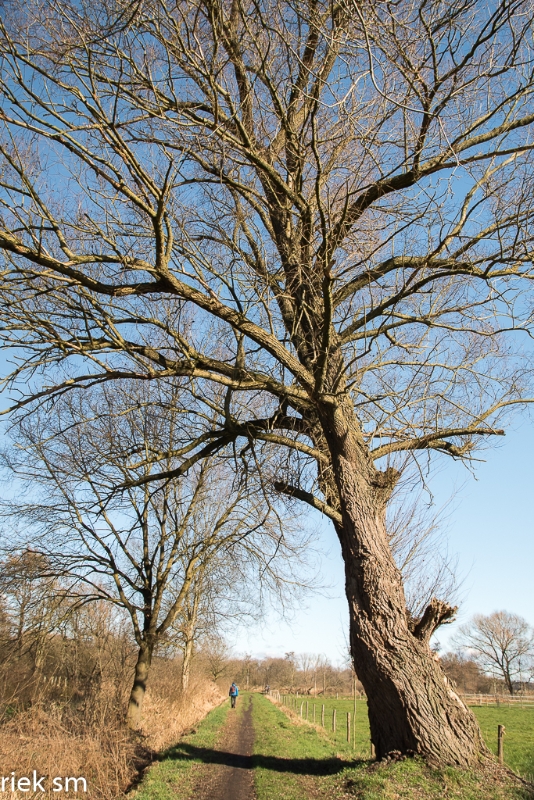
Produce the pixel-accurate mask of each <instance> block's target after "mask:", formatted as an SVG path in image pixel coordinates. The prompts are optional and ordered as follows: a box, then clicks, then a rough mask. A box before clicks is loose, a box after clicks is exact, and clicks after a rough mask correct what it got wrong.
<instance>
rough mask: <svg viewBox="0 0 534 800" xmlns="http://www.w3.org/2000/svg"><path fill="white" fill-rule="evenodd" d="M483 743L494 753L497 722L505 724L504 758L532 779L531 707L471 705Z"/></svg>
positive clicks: (533, 714) (533, 709) (533, 725)
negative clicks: (484, 741) (480, 730)
mask: <svg viewBox="0 0 534 800" xmlns="http://www.w3.org/2000/svg"><path fill="white" fill-rule="evenodd" d="M472 710H473V711H474V712H475V714H476V717H477V719H478V722H479V725H480V727H481V729H482V734H483V736H484V739H485V740H486V744H487V745H488V747H489V748H490V750H491V751H492V752H493V753H497V725H504V726H505V727H506V733H505V737H504V760H505V762H506V764H508V766H509V767H510V768H511V769H513V770H514V772H516V773H517V774H518V775H521V776H522V777H523V778H527V779H528V780H530V781H534V707H532V706H530V707H527V706H526V707H525V708H517V707H515V708H510V707H508V706H505V705H500V706H486V707H485V706H482V707H480V708H479V707H478V706H474V707H473V709H472Z"/></svg>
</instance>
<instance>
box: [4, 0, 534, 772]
mask: <svg viewBox="0 0 534 800" xmlns="http://www.w3.org/2000/svg"><path fill="white" fill-rule="evenodd" d="M531 33H532V13H531V5H530V3H529V2H527V0H495V2H493V1H492V2H489V3H486V4H480V3H479V2H477V0H452V2H441V1H440V0H418V1H417V2H416V1H415V0H406V2H402V3H395V4H394V3H378V2H364V3H356V2H352V0H341V1H340V2H333V3H326V2H321V1H320V0H301V1H300V0H299V1H298V2H296V3H288V2H285V0H265V2H263V0H262V2H253V0H250V1H249V0H189V1H188V2H180V0H172V1H171V0H157V1H156V2H152V3H146V4H145V3H143V2H142V0H139V2H136V3H132V2H124V0H114V1H113V0H112V1H111V2H110V0H106V1H105V2H103V0H94V2H91V3H90V4H89V3H79V2H75V1H74V0H63V1H62V2H61V3H56V2H53V0H30V1H29V2H28V3H26V4H25V6H24V10H22V11H21V9H18V10H17V11H16V13H15V12H13V14H11V15H10V14H9V12H7V13H6V14H5V19H4V22H3V27H2V34H1V43H0V51H1V54H2V67H3V77H2V84H1V92H2V98H3V111H2V125H3V134H2V151H1V152H2V159H3V160H2V173H1V181H2V187H3V189H2V194H1V202H2V205H3V212H2V223H1V224H2V228H1V232H0V247H1V248H2V249H3V251H4V253H5V271H4V273H3V279H2V285H1V291H2V296H3V304H4V306H3V307H4V309H5V314H4V316H3V323H2V329H3V332H4V339H5V341H6V343H7V344H8V345H9V344H11V345H12V346H13V348H14V350H13V356H12V360H13V361H14V365H13V371H12V374H11V381H12V383H11V385H12V386H13V387H14V388H15V389H17V388H18V389H19V391H21V395H20V396H19V397H18V398H17V397H15V404H16V405H18V407H19V408H20V407H21V406H23V405H24V404H27V407H28V408H31V407H32V405H35V403H36V402H38V401H39V399H41V398H42V397H43V396H49V397H51V396H55V395H57V394H58V393H61V392H64V391H67V390H69V391H70V390H72V388H76V387H78V388H82V387H87V386H90V385H91V384H95V383H98V382H101V381H109V380H112V379H114V378H117V377H122V378H124V377H128V376H130V377H136V378H140V379H147V380H154V379H158V378H163V377H170V376H188V377H189V378H190V380H191V385H192V386H193V387H194V388H193V391H194V392H195V393H196V397H197V398H200V399H201V401H202V402H204V400H205V398H208V399H207V400H206V402H207V403H210V404H211V405H210V409H211V411H210V413H209V414H204V415H199V416H198V430H197V433H196V434H195V436H193V437H192V439H191V442H190V446H189V449H188V450H187V452H183V453H182V461H181V463H180V464H178V465H177V466H175V467H174V468H173V474H175V475H179V474H182V473H184V472H185V471H187V469H189V468H190V467H191V465H192V464H194V463H195V461H201V460H202V459H203V458H204V457H206V456H208V455H209V454H212V453H214V452H219V453H221V454H225V453H229V454H232V453H233V455H234V457H235V463H236V464H242V466H243V469H244V470H245V471H246V470H247V469H248V470H251V469H253V468H255V464H254V458H255V455H256V453H258V452H259V450H261V449H262V448H270V449H271V450H275V451H276V453H277V454H278V455H277V457H278V469H277V470H275V469H274V468H273V466H272V464H273V462H272V461H270V462H269V463H270V464H271V466H270V470H269V471H267V473H266V474H265V476H264V480H265V481H266V482H269V483H270V485H271V486H272V487H273V488H274V489H275V490H276V491H278V492H279V493H283V494H286V495H288V496H290V497H292V498H297V499H299V500H301V501H303V502H306V503H309V504H310V505H311V506H313V507H314V508H316V509H319V510H321V511H322V512H323V513H324V514H326V515H327V516H328V517H330V519H331V520H332V522H333V525H334V528H335V531H336V533H337V535H338V537H339V540H340V542H341V549H342V554H343V559H344V562H345V573H346V591H347V597H348V601H349V607H350V641H351V650H352V657H353V660H354V664H355V667H356V669H357V673H358V676H359V677H360V679H361V681H362V683H363V685H364V687H365V690H366V692H367V695H368V698H369V716H370V723H371V734H372V739H373V742H374V744H375V747H376V752H377V755H378V756H379V757H383V756H385V755H386V754H387V753H390V752H401V753H408V752H412V753H419V754H422V755H425V756H428V757H431V758H433V759H434V760H435V761H438V762H440V763H455V764H469V763H474V762H475V761H476V760H477V759H478V758H479V755H480V753H481V752H487V751H486V750H485V747H484V744H483V742H482V739H481V736H480V732H479V729H478V726H477V724H476V721H475V719H474V717H473V715H472V714H471V712H470V711H469V710H468V709H467V708H466V707H465V706H464V704H463V703H462V701H461V700H460V699H459V698H458V697H457V696H456V695H455V694H454V692H452V690H451V689H450V687H449V686H447V684H446V682H445V680H444V676H443V674H442V672H441V670H440V667H439V665H438V664H437V663H436V660H435V659H434V658H433V656H432V654H431V652H430V648H429V639H430V636H431V634H432V631H433V630H434V629H435V627H436V625H438V624H439V623H440V622H441V621H443V620H444V619H447V618H448V617H450V615H451V613H452V609H451V608H450V607H449V606H448V604H446V603H444V602H442V601H439V600H437V599H435V598H434V599H432V601H431V602H430V603H429V604H428V606H427V607H426V609H425V610H424V611H423V612H422V614H421V615H420V616H419V618H415V619H414V618H413V617H412V616H411V615H409V614H407V613H406V599H405V594H404V588H403V583H402V579H401V574H400V571H399V569H398V567H397V566H396V564H395V561H394V559H393V557H392V553H391V549H390V546H389V541H388V535H387V530H386V523H385V510H386V506H387V504H388V502H389V500H390V498H391V496H392V492H393V490H394V488H395V485H396V483H397V482H398V480H399V476H400V474H401V473H402V471H403V469H404V468H405V467H406V464H407V463H410V462H411V461H412V460H413V459H416V460H417V459H418V458H420V457H422V458H426V457H427V456H428V455H431V454H440V453H441V454H445V455H448V456H451V457H453V458H456V459H468V458H470V457H471V454H472V452H473V449H474V447H475V446H476V444H477V443H478V442H480V441H484V440H486V439H487V438H488V437H491V436H492V435H494V434H499V433H501V432H502V431H501V429H500V427H499V425H500V417H501V416H502V414H503V412H504V411H505V409H506V408H508V407H509V406H510V405H513V404H515V403H517V402H519V401H521V400H522V399H524V397H525V393H526V392H527V388H526V375H527V373H528V369H527V368H526V367H525V368H522V367H521V364H520V363H519V362H518V361H517V359H516V345H515V344H514V342H513V340H512V339H511V338H510V337H509V336H508V333H509V332H511V331H512V330H513V329H520V330H524V329H526V328H527V327H528V326H529V325H530V321H531V320H530V304H529V302H528V301H527V300H525V299H524V297H523V296H522V294H521V292H522V287H523V286H524V285H525V282H526V281H528V280H529V279H530V278H531V277H532V264H531V258H532V216H533V212H534V207H533V204H532V186H533V173H532V147H533V145H532V124H533V122H534V104H533V101H532V92H533V86H534V84H533V74H532V39H531ZM43 372H44V373H45V375H46V378H45V379H44V380H43V378H42V375H43ZM23 377H26V379H27V383H26V387H25V388H22V387H21V380H22V378H23ZM212 396H215V397H217V398H221V399H223V400H224V401H223V402H219V401H217V402H212V400H211V399H210V398H211V397H212ZM152 478H157V475H156V474H153V475H150V476H146V477H145V478H142V479H139V480H143V481H144V480H152Z"/></svg>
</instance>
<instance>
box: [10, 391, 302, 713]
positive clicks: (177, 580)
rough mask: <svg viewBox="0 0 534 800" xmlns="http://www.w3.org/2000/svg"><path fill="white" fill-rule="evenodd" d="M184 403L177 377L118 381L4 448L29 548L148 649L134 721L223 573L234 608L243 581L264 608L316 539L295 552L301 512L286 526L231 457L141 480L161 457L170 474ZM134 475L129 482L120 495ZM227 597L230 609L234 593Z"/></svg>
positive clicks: (25, 423) (70, 402)
mask: <svg viewBox="0 0 534 800" xmlns="http://www.w3.org/2000/svg"><path fill="white" fill-rule="evenodd" d="M167 388H168V387H167ZM179 398H180V390H179V386H178V385H177V384H174V385H173V386H172V387H171V389H170V391H166V387H165V386H164V385H152V386H150V385H149V386H147V385H146V384H144V385H141V386H135V384H132V383H127V384H125V385H121V384H118V383H114V384H111V385H108V386H105V387H102V388H100V389H93V390H92V391H90V392H87V393H85V394H83V395H81V396H80V395H67V396H66V397H64V398H62V399H60V400H58V401H57V402H56V403H55V404H54V406H53V407H51V408H47V409H44V410H43V411H42V412H41V413H38V414H36V415H35V416H32V417H29V418H24V419H22V420H20V421H19V424H18V425H14V426H13V428H12V435H13V437H15V443H16V447H15V448H14V449H12V450H10V451H6V454H5V455H4V460H5V462H6V463H7V464H8V466H9V467H10V469H11V471H12V473H13V475H14V476H16V478H17V493H16V497H15V499H14V500H13V502H12V503H11V504H9V503H7V504H6V505H5V506H4V510H5V512H6V513H8V514H9V516H10V518H14V517H16V518H18V520H19V528H21V530H20V533H19V542H18V544H19V546H21V545H24V542H25V541H27V542H29V543H30V544H31V546H32V547H33V548H34V551H35V552H34V554H33V559H34V560H35V559H41V560H43V562H45V563H46V567H47V572H48V574H51V575H56V576H60V577H62V578H63V579H64V580H65V581H67V582H68V583H70V585H71V589H70V592H69V594H70V595H71V596H75V595H76V592H77V589H76V586H77V585H78V586H81V587H82V592H81V597H80V600H81V601H82V602H83V603H87V602H90V601H91V599H99V598H103V599H105V600H106V601H107V602H109V603H112V604H113V605H114V606H116V607H118V608H120V609H122V611H124V612H125V613H126V614H127V615H128V617H129V619H130V622H131V631H132V635H133V638H134V639H135V642H136V645H137V647H138V659H137V664H136V668H135V679H134V684H133V688H132V692H131V696H130V700H129V707H128V720H129V723H130V724H131V725H132V726H133V727H135V726H137V725H138V723H139V719H140V715H141V711H142V705H143V699H144V695H145V689H146V683H147V680H148V674H149V669H150V665H151V661H152V657H153V654H154V651H155V649H156V647H157V646H158V645H159V644H160V643H161V642H162V641H164V640H165V638H166V635H167V634H168V633H169V631H170V630H171V628H172V627H173V626H174V625H176V624H177V622H179V621H180V619H181V618H183V621H184V622H187V614H188V611H190V608H191V605H193V606H194V604H195V602H197V604H198V602H200V600H202V594H203V592H204V591H206V592H207V588H206V584H207V583H208V582H212V581H216V580H217V578H219V579H220V584H221V587H223V588H225V589H226V590H227V591H228V581H231V582H232V592H233V594H232V593H229V594H232V597H233V599H234V601H235V603H236V604H238V603H239V597H238V595H239V588H240V587H242V586H245V588H247V591H248V595H249V600H250V601H253V602H254V603H255V604H256V606H258V605H260V604H261V602H262V597H261V594H262V590H263V591H267V590H273V591H274V592H278V593H279V594H283V590H284V585H285V583H286V584H288V582H290V583H292V585H293V587H294V588H296V586H297V578H296V572H297V565H298V563H299V561H300V558H299V555H300V554H301V553H302V550H303V549H304V548H305V547H306V544H307V540H306V538H305V537H303V538H302V539H301V540H300V541H299V542H298V547H297V546H295V547H292V536H291V526H290V521H289V519H287V517H286V519H285V526H284V527H285V535H283V534H282V532H281V530H280V524H279V523H280V521H279V519H278V516H277V515H276V513H275V512H274V510H272V509H270V508H269V507H268V506H267V505H266V504H265V503H262V502H261V492H260V493H259V498H260V499H258V492H256V493H255V492H254V491H252V486H251V485H250V483H245V482H243V481H241V482H240V481H237V480H235V479H234V475H233V472H232V471H229V469H228V466H227V465H226V466H225V464H224V463H223V462H221V461H220V460H219V461H218V462H217V463H214V462H213V460H210V459H205V460H204V461H203V462H202V463H201V464H199V465H197V466H196V467H193V468H191V470H190V471H189V473H188V475H187V476H182V477H181V478H180V479H176V478H175V479H168V480H166V481H165V482H163V485H162V486H161V487H159V488H158V490H157V491H155V487H154V485H153V484H152V483H149V482H147V481H146V480H144V481H142V482H141V485H138V483H139V481H138V478H140V477H142V478H145V479H146V478H147V477H148V476H150V474H151V472H152V471H153V470H154V469H155V468H156V469H161V467H162V465H165V467H166V471H167V472H172V468H173V465H174V464H175V450H179V449H180V437H181V435H182V434H183V427H184V424H185V423H184V418H183V417H184V415H183V414H182V412H181V409H180V405H179ZM162 454H164V460H162ZM125 482H126V483H128V484H129V485H128V488H126V489H125V490H124V491H123V492H121V493H116V492H114V489H115V488H116V487H120V486H122V485H123V484H124V483H125ZM25 485H26V491H25V493H22V489H23V488H24V486H25ZM22 521H23V523H24V524H22ZM25 537H26V538H25ZM37 554H39V555H37ZM19 561H20V559H19ZM26 562H28V557H26V559H25V561H24V563H26ZM17 563H18V562H17ZM28 563H33V562H32V561H30V562H28ZM221 572H224V573H226V575H225V577H224V578H222V577H221ZM250 584H252V586H255V587H256V591H255V592H254V591H253V590H252V589H250V588H249V586H248V585H250ZM288 585H289V584H288ZM78 593H79V594H80V591H79V590H78ZM35 594H36V593H35V592H34V595H35ZM252 595H254V596H253V598H252ZM33 600H34V604H35V603H36V602H37V603H38V602H39V601H40V600H41V601H42V598H39V597H38V596H34V598H33ZM241 601H242V603H243V604H244V603H245V602H246V598H245V597H242V598H241ZM204 602H205V599H204ZM219 602H220V604H221V609H220V611H221V612H222V611H223V610H224V607H226V606H224V607H223V603H224V598H223V595H222V592H220V593H219ZM21 604H22V600H21V603H20V604H19V605H20V606H21V608H22V605H21ZM25 607H26V606H25ZM236 607H237V606H236ZM21 613H22V611H21ZM190 621H191V620H190ZM193 622H194V620H193Z"/></svg>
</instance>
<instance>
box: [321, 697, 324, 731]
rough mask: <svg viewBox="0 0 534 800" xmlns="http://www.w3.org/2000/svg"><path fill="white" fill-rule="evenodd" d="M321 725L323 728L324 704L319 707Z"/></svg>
mask: <svg viewBox="0 0 534 800" xmlns="http://www.w3.org/2000/svg"><path fill="white" fill-rule="evenodd" d="M321 725H322V727H323V728H324V703H323V705H322V707H321Z"/></svg>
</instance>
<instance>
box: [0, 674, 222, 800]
mask: <svg viewBox="0 0 534 800" xmlns="http://www.w3.org/2000/svg"><path fill="white" fill-rule="evenodd" d="M178 687H179V682H178V670H177V665H176V663H175V662H170V661H163V660H161V661H156V662H155V664H154V668H153V674H152V675H151V683H150V688H149V691H148V693H147V697H146V701H145V708H144V716H143V727H142V730H141V731H140V732H139V733H135V734H133V733H131V732H130V731H128V730H127V729H126V728H125V727H124V724H123V721H122V720H123V712H124V708H125V705H124V701H123V699H122V698H117V697H116V696H115V699H114V700H113V701H110V699H109V698H110V693H109V691H106V690H105V687H103V686H101V687H100V689H99V691H98V693H95V694H94V695H92V696H91V697H90V698H85V702H84V703H83V705H82V706H80V707H77V708H73V707H72V704H69V703H68V702H65V703H61V702H47V701H46V699H45V698H44V697H43V698H41V699H40V701H39V703H34V704H33V705H31V706H30V707H29V708H26V709H24V710H20V711H18V713H15V714H14V716H13V717H12V718H11V719H8V720H7V721H4V723H3V724H2V725H1V727H0V777H2V776H5V777H7V778H8V781H6V784H5V788H4V791H5V792H7V793H8V794H7V795H4V794H3V793H2V795H3V796H9V797H10V798H11V800H19V798H32V800H33V798H36V799H37V798H39V800H51V798H58V797H59V798H61V797H64V796H65V795H66V792H65V791H62V792H58V791H56V792H54V791H53V789H54V788H56V787H57V785H58V784H57V783H56V785H55V786H54V784H53V780H54V778H58V779H61V786H62V787H63V788H64V786H65V778H80V777H83V778H85V780H86V782H87V792H84V791H83V783H82V782H81V781H80V782H79V783H78V785H77V794H75V792H74V789H75V788H76V784H75V783H74V782H72V781H71V782H70V784H69V795H68V796H71V797H72V796H73V795H75V796H78V797H84V798H89V799H90V800H112V798H120V797H122V796H124V792H125V791H126V789H127V788H128V787H129V786H130V785H131V784H132V782H134V781H135V780H136V778H137V777H138V775H139V773H140V771H142V770H143V768H144V767H145V766H146V765H147V764H148V763H150V762H151V761H152V759H153V758H154V756H155V755H156V753H157V751H159V750H161V749H163V748H165V747H168V746H169V745H170V744H173V743H174V742H175V741H176V740H177V739H178V738H179V737H180V736H181V735H182V734H183V732H184V731H185V730H187V729H189V728H191V726H193V725H195V724H196V723H197V722H198V721H199V720H200V719H202V718H203V717H204V716H205V715H206V714H207V712H208V711H209V710H210V709H211V708H213V707H214V706H215V705H218V704H219V703H220V702H221V700H222V699H223V696H222V694H221V692H220V690H219V689H218V688H217V687H216V686H215V685H214V684H213V683H211V682H209V681H207V680H206V679H205V678H194V677H192V680H191V687H190V690H189V691H188V692H187V693H186V694H185V695H181V694H180V692H179V689H178ZM34 770H35V772H36V777H37V778H44V780H43V782H42V783H41V786H42V787H43V786H44V788H45V792H44V794H43V792H42V791H37V792H34V791H33V790H31V791H15V792H11V783H10V778H11V775H12V773H15V775H14V778H15V780H18V779H19V778H21V777H24V776H28V777H29V778H30V781H31V782H33V773H34ZM1 788H2V786H1V782H0V789H1ZM22 788H27V784H24V783H23V784H21V789H22Z"/></svg>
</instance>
